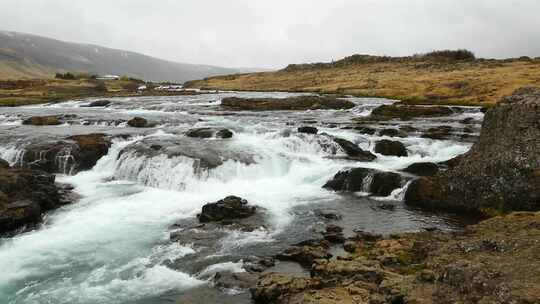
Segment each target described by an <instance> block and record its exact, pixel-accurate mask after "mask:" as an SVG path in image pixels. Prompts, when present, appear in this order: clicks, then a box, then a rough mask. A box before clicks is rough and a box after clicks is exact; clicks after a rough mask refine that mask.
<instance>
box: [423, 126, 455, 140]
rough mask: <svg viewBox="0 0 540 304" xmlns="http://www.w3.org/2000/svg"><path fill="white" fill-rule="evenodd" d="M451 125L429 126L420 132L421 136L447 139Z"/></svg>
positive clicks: (450, 131) (450, 133)
mask: <svg viewBox="0 0 540 304" xmlns="http://www.w3.org/2000/svg"><path fill="white" fill-rule="evenodd" d="M452 130H453V129H452V127H450V126H439V127H434V128H429V129H428V130H427V131H425V132H424V134H422V138H429V139H439V140H442V139H448V138H450V137H451V136H452Z"/></svg>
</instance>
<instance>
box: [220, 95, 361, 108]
mask: <svg viewBox="0 0 540 304" xmlns="http://www.w3.org/2000/svg"><path fill="white" fill-rule="evenodd" d="M354 106H355V105H354V103H352V102H350V101H348V100H345V99H337V98H329V97H319V96H298V97H289V98H239V97H227V98H223V99H222V100H221V107H223V108H224V109H227V110H235V111H280V110H319V109H322V110H343V109H351V108H353V107H354Z"/></svg>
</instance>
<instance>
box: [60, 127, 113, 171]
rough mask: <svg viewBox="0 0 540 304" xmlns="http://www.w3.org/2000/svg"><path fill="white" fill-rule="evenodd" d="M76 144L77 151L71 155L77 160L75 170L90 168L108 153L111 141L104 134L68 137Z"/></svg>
mask: <svg viewBox="0 0 540 304" xmlns="http://www.w3.org/2000/svg"><path fill="white" fill-rule="evenodd" d="M68 140H72V141H74V142H75V143H76V144H77V147H78V151H77V152H78V153H75V154H74V155H73V154H72V156H73V157H74V158H75V160H76V162H77V170H78V171H83V170H90V169H92V168H93V167H94V166H95V165H96V163H97V161H98V160H99V159H100V158H102V157H103V156H105V155H107V153H109V148H110V147H111V141H110V139H109V138H108V137H107V136H106V135H105V134H100V133H95V134H85V135H75V136H71V137H68Z"/></svg>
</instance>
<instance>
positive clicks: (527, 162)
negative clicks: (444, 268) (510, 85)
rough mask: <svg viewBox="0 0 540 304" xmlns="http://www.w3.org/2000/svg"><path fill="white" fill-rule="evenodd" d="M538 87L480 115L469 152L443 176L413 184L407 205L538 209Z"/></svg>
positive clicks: (489, 210) (480, 209)
mask: <svg viewBox="0 0 540 304" xmlns="http://www.w3.org/2000/svg"><path fill="white" fill-rule="evenodd" d="M539 121H540V89H535V88H524V89H520V90H517V91H516V92H515V93H514V94H513V95H511V96H508V97H505V98H503V99H502V100H501V101H500V102H499V103H498V104H497V105H496V106H494V107H492V108H490V109H489V110H488V112H487V113H486V115H485V120H484V124H483V126H482V132H481V135H480V138H479V140H478V142H477V143H476V144H475V145H474V146H473V147H472V149H471V150H470V151H469V152H468V153H466V154H465V155H463V156H461V157H460V159H459V161H458V162H456V164H454V166H453V167H450V168H449V169H448V170H446V171H444V172H440V173H438V174H437V175H435V176H433V177H429V178H422V179H418V180H416V181H414V182H413V183H412V184H411V185H410V187H409V189H408V191H407V193H406V195H405V202H406V203H407V204H408V205H411V206H418V207H424V208H435V209H446V210H452V211H460V212H480V213H482V214H484V215H494V214H498V213H501V212H508V211H512V210H524V211H529V210H540V174H538V172H540V153H538V151H540V141H539V140H538V138H540V126H539V124H538V122H539Z"/></svg>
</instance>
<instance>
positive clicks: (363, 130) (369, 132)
mask: <svg viewBox="0 0 540 304" xmlns="http://www.w3.org/2000/svg"><path fill="white" fill-rule="evenodd" d="M354 129H355V130H356V131H358V132H359V133H362V134H367V135H374V134H375V133H376V132H377V130H375V129H373V128H369V127H355V128H354Z"/></svg>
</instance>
